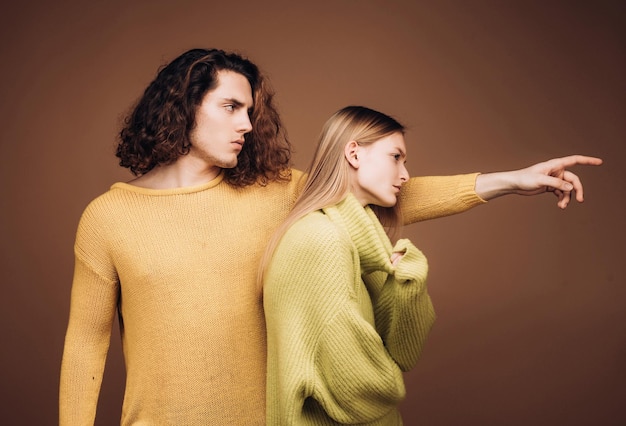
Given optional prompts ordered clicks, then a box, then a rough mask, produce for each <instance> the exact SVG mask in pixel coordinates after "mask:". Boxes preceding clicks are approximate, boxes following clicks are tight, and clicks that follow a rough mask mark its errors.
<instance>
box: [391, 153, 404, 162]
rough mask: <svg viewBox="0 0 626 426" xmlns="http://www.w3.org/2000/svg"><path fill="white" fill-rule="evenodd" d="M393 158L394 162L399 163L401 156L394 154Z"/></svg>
mask: <svg viewBox="0 0 626 426" xmlns="http://www.w3.org/2000/svg"><path fill="white" fill-rule="evenodd" d="M393 158H394V160H396V161H400V158H402V155H400V154H394V155H393Z"/></svg>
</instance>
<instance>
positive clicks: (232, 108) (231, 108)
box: [224, 105, 235, 112]
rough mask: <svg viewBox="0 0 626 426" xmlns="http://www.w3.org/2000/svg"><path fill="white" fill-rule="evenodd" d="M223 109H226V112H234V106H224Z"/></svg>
mask: <svg viewBox="0 0 626 426" xmlns="http://www.w3.org/2000/svg"><path fill="white" fill-rule="evenodd" d="M224 108H226V111H228V112H233V111H234V110H235V105H226V106H225V107H224Z"/></svg>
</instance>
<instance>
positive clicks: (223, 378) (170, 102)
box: [60, 49, 601, 425]
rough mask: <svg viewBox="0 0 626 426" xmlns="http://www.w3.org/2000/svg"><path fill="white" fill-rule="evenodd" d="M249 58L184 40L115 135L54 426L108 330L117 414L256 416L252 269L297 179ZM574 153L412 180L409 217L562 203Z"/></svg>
mask: <svg viewBox="0 0 626 426" xmlns="http://www.w3.org/2000/svg"><path fill="white" fill-rule="evenodd" d="M272 98H273V93H272V92H271V90H270V88H269V85H268V82H267V81H266V80H265V79H264V77H263V75H262V74H261V73H260V72H259V70H258V68H257V67H256V66H255V65H254V64H253V63H251V62H250V61H248V60H247V59H245V58H242V57H241V56H238V55H235V54H228V53H225V52H223V51H220V50H203V49H194V50H190V51H188V52H186V53H184V54H182V55H181V56H179V57H178V58H176V59H175V60H174V61H172V62H171V63H170V64H169V65H167V66H166V67H165V68H163V69H162V70H161V71H160V72H159V73H158V75H157V77H156V78H155V80H154V81H153V82H152V83H151V84H150V85H149V86H148V88H147V89H146V91H145V93H144V95H143V96H142V98H141V99H140V100H139V102H138V104H137V105H136V107H135V109H134V111H133V112H132V113H131V114H130V116H129V117H128V118H127V120H126V122H125V126H124V128H123V130H122V131H121V133H120V139H121V140H120V143H119V146H118V151H117V156H118V157H119V158H120V165H122V166H124V167H128V168H129V169H130V170H131V172H133V173H134V174H135V175H136V176H137V178H136V179H135V180H133V181H131V182H129V183H116V184H114V185H113V186H112V187H111V189H110V190H109V191H108V192H106V193H105V194H103V195H101V196H100V197H98V198H96V199H95V200H94V201H93V202H92V203H90V205H89V206H88V207H87V208H86V209H85V212H84V213H83V216H82V217H81V220H80V223H79V226H78V231H77V236H76V244H75V272H74V280H73V286H72V301H71V310H70V320H69V324H68V329H67V335H66V341H65V350H64V355H63V363H62V368H61V386H60V424H61V425H70V424H71V425H82V424H93V422H94V418H95V415H96V407H97V401H98V394H99V390H100V385H101V381H102V375H103V370H104V365H105V359H106V354H107V350H108V346H109V340H110V333H111V326H112V323H113V319H114V316H115V315H116V313H117V314H118V315H119V320H120V326H121V332H122V340H123V349H124V357H125V363H126V373H127V381H126V390H125V396H124V405H123V410H122V419H121V424H123V425H129V424H172V425H174V424H175V425H187V424H188V425H208V424H216V425H217V424H219V425H241V424H264V423H265V359H266V357H265V351H266V345H265V328H264V319H263V311H262V303H261V300H260V293H259V291H258V289H257V287H256V283H255V279H256V273H257V268H258V262H259V259H260V256H261V254H262V252H263V249H264V247H265V244H266V242H267V240H268V238H269V236H270V235H271V233H272V232H273V230H274V229H275V228H276V227H277V225H278V224H279V223H280V222H281V221H282V220H283V218H284V217H285V216H286V214H287V213H288V211H289V210H290V208H291V206H292V205H293V202H294V201H295V198H296V197H297V194H298V190H299V186H298V182H299V179H298V178H299V177H300V176H301V173H300V172H298V171H296V170H291V169H290V145H289V142H288V141H287V139H286V137H285V133H284V131H283V127H282V124H281V122H280V117H279V115H278V112H277V111H276V109H275V107H274V105H273V99H272ZM600 162H601V160H599V159H594V158H590V157H582V156H572V157H565V158H562V159H556V160H551V161H549V162H545V163H540V164H537V165H535V166H531V167H530V168H528V169H524V170H518V171H513V172H504V173H494V174H484V175H479V174H476V173H475V174H469V175H460V176H452V177H434V178H415V179H412V180H411V181H410V182H408V183H407V184H406V185H405V187H404V188H403V194H402V197H403V199H404V200H403V205H405V206H406V208H405V209H404V211H403V213H404V216H405V218H406V221H407V222H415V221H418V220H423V219H427V218H432V217H439V216H444V215H449V214H454V213H459V212H462V211H464V210H467V209H469V208H471V207H474V206H476V205H478V204H482V203H484V202H485V201H486V200H489V199H491V198H494V197H496V196H500V195H504V194H508V193H523V194H534V193H540V192H545V191H546V190H553V191H554V192H555V193H556V194H557V195H558V196H559V205H560V206H561V207H562V208H564V207H566V206H567V203H568V202H569V201H570V196H571V193H572V191H575V193H576V196H577V198H578V200H579V201H582V185H581V183H580V180H579V179H578V178H577V177H576V176H575V175H574V174H572V173H571V172H568V171H566V168H567V167H570V166H573V165H575V164H600Z"/></svg>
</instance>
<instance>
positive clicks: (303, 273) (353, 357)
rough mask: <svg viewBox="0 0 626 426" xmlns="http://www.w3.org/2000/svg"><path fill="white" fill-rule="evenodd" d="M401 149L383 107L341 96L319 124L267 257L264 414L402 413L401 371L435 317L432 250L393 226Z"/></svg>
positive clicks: (337, 417)
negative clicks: (300, 183)
mask: <svg viewBox="0 0 626 426" xmlns="http://www.w3.org/2000/svg"><path fill="white" fill-rule="evenodd" d="M405 159H406V147H405V142H404V127H403V126H402V125H401V124H400V123H398V122H397V121H396V120H394V119H393V118H391V117H389V116H387V115H385V114H382V113H380V112H377V111H373V110H371V109H368V108H364V107H346V108H344V109H342V110H340V111H338V112H337V113H335V114H334V115H333V116H332V117H331V118H330V119H329V120H328V122H327V123H326V125H325V126H324V129H323V131H322V134H321V137H320V142H319V145H318V147H317V151H316V153H315V156H314V158H313V162H312V164H311V167H310V168H309V170H308V178H307V181H306V183H305V186H304V190H303V192H302V194H301V196H300V197H299V199H298V200H297V202H296V204H295V206H294V208H293V210H292V211H291V213H290V215H289V216H288V217H287V219H286V220H285V222H284V223H283V224H282V226H281V227H280V228H279V229H278V230H277V232H276V234H275V235H274V236H273V238H272V239H271V240H270V244H269V246H268V249H267V252H266V255H265V258H264V260H263V262H262V264H261V270H260V280H262V282H263V286H264V288H263V291H264V308H265V315H266V320H267V335H268V376H267V424H271V425H278V424H280V425H303V424H311V425H321V424H323V425H326V424H337V423H339V424H341V423H350V424H355V423H359V424H371V425H378V424H381V425H383V424H384V425H389V424H392V425H395V424H402V420H401V418H400V414H399V412H398V409H397V406H398V403H399V402H400V401H401V400H402V399H403V397H404V394H405V388H404V382H403V378H402V372H403V371H407V370H409V369H410V368H412V367H413V366H414V365H415V363H416V362H417V360H418V358H419V356H420V353H421V351H422V347H423V344H424V341H425V339H426V336H427V335H428V332H429V330H430V327H431V325H432V323H433V321H434V319H435V315H434V310H433V307H432V304H431V301H430V297H429V296H428V293H427V291H426V275H427V271H428V266H427V262H426V258H425V257H424V255H423V254H422V253H421V252H420V251H419V250H418V249H417V248H416V247H415V246H413V244H411V242H410V241H408V240H406V239H400V240H398V241H397V243H395V245H393V244H392V242H391V240H390V238H389V236H388V234H387V232H388V233H389V235H391V236H394V235H395V234H396V232H397V229H398V225H399V224H400V223H401V218H400V217H399V213H398V212H399V211H400V210H399V208H398V205H397V196H398V193H399V192H400V187H401V186H402V184H403V183H404V182H406V181H407V180H408V178H409V174H408V172H407V170H406V168H405ZM383 226H384V227H386V228H387V232H385V229H384V227H383Z"/></svg>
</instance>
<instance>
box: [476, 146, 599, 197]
mask: <svg viewBox="0 0 626 426" xmlns="http://www.w3.org/2000/svg"><path fill="white" fill-rule="evenodd" d="M600 164H602V160H601V159H600V158H596V157H587V156H584V155H570V156H567V157H561V158H554V159H552V160H548V161H544V162H541V163H537V164H534V165H532V166H530V167H526V168H524V169H519V170H512V171H507V172H496V173H485V174H482V175H479V176H478V177H477V178H476V188H475V191H476V194H477V195H478V196H479V197H481V198H482V199H483V200H491V199H494V198H496V197H500V196H502V195H507V194H519V195H536V194H542V193H544V192H554V194H555V195H556V196H557V197H558V202H557V205H558V206H559V207H560V208H561V209H564V208H566V207H567V205H568V204H569V202H570V200H571V197H572V193H575V196H576V200H577V201H578V202H583V185H582V183H581V181H580V178H579V177H578V176H577V175H575V174H574V173H572V172H570V171H569V170H567V169H568V168H570V167H573V166H576V165H591V166H599V165H600Z"/></svg>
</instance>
